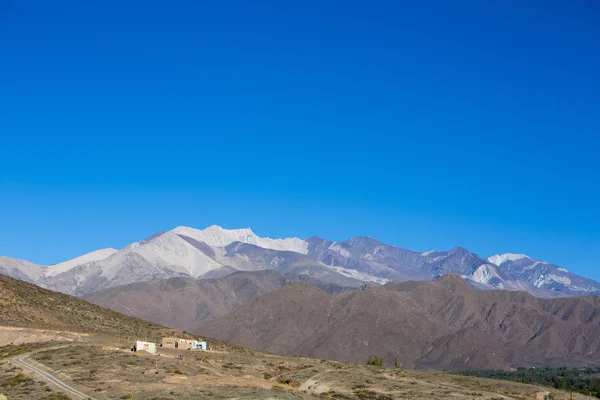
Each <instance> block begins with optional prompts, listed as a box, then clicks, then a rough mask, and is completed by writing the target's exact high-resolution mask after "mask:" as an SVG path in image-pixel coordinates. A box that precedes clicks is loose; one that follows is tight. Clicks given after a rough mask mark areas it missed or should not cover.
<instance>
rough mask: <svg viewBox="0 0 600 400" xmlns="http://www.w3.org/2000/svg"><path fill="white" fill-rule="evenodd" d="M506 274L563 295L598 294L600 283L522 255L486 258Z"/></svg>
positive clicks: (507, 254) (508, 254)
mask: <svg viewBox="0 0 600 400" xmlns="http://www.w3.org/2000/svg"><path fill="white" fill-rule="evenodd" d="M488 261H489V262H490V263H493V264H495V265H497V266H498V268H499V269H501V270H502V271H505V272H506V273H507V274H509V275H511V276H514V277H516V278H518V279H520V280H522V281H525V282H527V283H529V284H531V285H533V286H534V287H536V288H538V289H543V290H549V291H555V292H559V293H562V294H565V295H576V296H578V295H585V294H598V293H600V283H598V282H596V281H593V280H591V279H587V278H584V277H581V276H579V275H576V274H573V273H571V272H569V271H567V270H566V269H565V268H561V267H559V266H558V265H553V264H549V263H547V262H545V261H538V260H534V259H533V258H531V257H529V256H526V255H524V254H510V253H506V254H502V255H495V256H492V257H489V258H488Z"/></svg>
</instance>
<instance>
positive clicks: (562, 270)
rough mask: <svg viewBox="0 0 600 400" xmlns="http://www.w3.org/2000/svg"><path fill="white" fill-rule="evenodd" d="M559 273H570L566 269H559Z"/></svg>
mask: <svg viewBox="0 0 600 400" xmlns="http://www.w3.org/2000/svg"><path fill="white" fill-rule="evenodd" d="M557 271H560V272H565V273H569V271H567V270H566V269H564V268H558V269H557Z"/></svg>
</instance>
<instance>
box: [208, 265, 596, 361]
mask: <svg viewBox="0 0 600 400" xmlns="http://www.w3.org/2000/svg"><path fill="white" fill-rule="evenodd" d="M599 321H600V300H599V299H598V298H597V297H582V298H570V299H552V300H544V299H539V298H536V297H534V296H532V295H530V294H528V293H525V292H508V291H477V290H474V289H473V288H471V287H470V286H469V285H468V284H467V283H466V282H464V280H463V279H462V278H460V277H459V276H456V275H446V276H443V277H441V278H439V279H437V280H436V281H432V282H404V283H390V284H388V285H386V286H384V287H381V288H373V289H370V290H366V291H352V292H344V293H341V294H338V295H335V296H331V295H328V294H327V293H325V292H323V291H321V290H320V289H318V288H315V287H309V286H288V287H283V288H281V289H279V290H277V291H275V292H272V293H269V294H266V295H264V296H261V297H260V298H258V299H256V300H255V301H253V302H251V303H249V304H247V305H246V306H244V307H242V308H240V309H239V310H237V311H234V312H232V313H230V314H228V315H226V316H224V317H221V318H219V319H217V320H215V321H212V322H209V323H207V324H204V325H202V326H201V327H200V329H199V330H198V332H199V333H201V334H205V335H209V336H213V337H218V338H220V339H223V340H227V341H231V342H233V343H236V344H239V345H242V346H245V347H250V348H253V349H260V350H266V351H274V352H284V353H292V354H298V355H305V356H312V357H323V358H333V359H338V360H348V361H365V360H366V359H367V358H368V357H369V356H371V355H379V356H383V357H384V359H385V360H386V361H387V362H388V364H389V363H391V362H393V359H394V357H396V356H397V357H398V358H399V361H400V362H401V363H402V364H403V365H404V366H405V367H410V368H436V369H486V368H505V367H511V366H512V367H514V366H533V365H536V364H547V365H554V366H556V365H582V364H591V363H598V362H600V325H599Z"/></svg>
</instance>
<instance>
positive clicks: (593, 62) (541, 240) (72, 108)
mask: <svg viewBox="0 0 600 400" xmlns="http://www.w3.org/2000/svg"><path fill="white" fill-rule="evenodd" d="M599 71H600V6H598V3H597V2H595V1H591V0H590V1H573V2H565V1H541V0H540V1H458V2H448V1H435V2H427V1H407V2H404V1H379V2H367V1H364V2H354V1H339V2H330V1H324V0H320V1H314V2H313V1H298V2H296V1H252V2H249V1H210V2H203V1H178V2H167V1H143V2H142V1H127V0H119V1H112V0H102V1H92V0H90V1H61V0H57V1H55V2H47V1H26V0H22V1H19V0H0V138H1V141H0V254H2V255H7V256H12V257H18V258H25V259H28V260H31V261H33V262H37V263H46V264H49V263H54V262H58V261H61V260H63V259H67V258H70V257H74V256H77V255H79V254H82V253H85V252H88V251H91V250H94V249H97V248H101V247H109V246H111V247H117V248H119V247H123V246H125V245H127V244H129V243H131V242H133V241H136V240H140V239H143V238H144V237H147V236H150V235H152V234H153V233H155V232H157V231H162V230H167V229H170V228H173V227H175V226H177V225H189V226H194V227H198V228H203V227H205V226H208V225H211V224H219V225H223V226H225V227H228V228H234V227H248V226H250V227H252V228H253V229H254V231H255V232H256V233H257V234H260V235H266V236H271V237H281V236H299V237H307V236H311V235H318V236H321V237H325V238H330V239H333V240H342V239H346V238H349V237H352V236H357V235H370V236H373V237H376V238H378V239H380V240H382V241H385V242H388V243H391V244H394V245H398V246H402V247H404V248H410V249H416V250H429V249H449V248H452V247H453V246H455V245H461V246H464V247H467V248H468V249H470V250H472V251H474V252H476V253H478V254H480V255H482V256H488V255H491V254H493V253H497V252H519V253H521V252H522V253H526V254H529V255H531V256H533V257H536V258H539V259H542V260H547V261H550V262H553V263H556V264H559V265H562V266H564V267H567V268H570V269H571V270H573V271H575V272H578V273H580V274H583V275H586V276H589V277H593V278H596V279H600V262H599V261H598V254H599V253H600V228H599V227H600V212H599V206H598V204H599V201H598V197H599V194H600V189H599V181H600V179H599V172H600V155H599V150H600V138H599V136H600V135H599V134H600V78H599V76H600V72H599Z"/></svg>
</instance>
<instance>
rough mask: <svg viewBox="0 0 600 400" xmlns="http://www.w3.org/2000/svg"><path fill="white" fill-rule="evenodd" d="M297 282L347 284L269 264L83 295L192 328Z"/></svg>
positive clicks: (330, 287)
mask: <svg viewBox="0 0 600 400" xmlns="http://www.w3.org/2000/svg"><path fill="white" fill-rule="evenodd" d="M300 283H306V284H311V285H315V286H318V287H320V288H321V289H323V290H324V291H326V292H328V293H332V294H333V293H340V292H342V291H344V290H350V289H348V288H343V287H340V286H337V285H334V284H331V283H323V282H321V281H319V280H316V279H313V278H311V277H309V276H307V275H293V274H284V273H281V272H277V271H272V270H267V271H254V272H236V273H233V274H231V275H227V276H224V277H220V278H217V279H210V280H207V279H203V280H196V279H194V278H189V277H181V278H172V279H167V280H156V281H150V282H138V283H133V284H129V285H123V286H117V287H114V288H110V289H106V290H102V291H98V292H94V293H91V294H89V295H87V296H84V297H83V298H84V299H85V300H87V301H89V302H91V303H95V304H98V305H101V306H103V307H106V308H110V309H111V310H114V311H118V312H120V313H123V314H125V315H131V316H135V317H138V318H142V319H144V320H147V321H151V322H154V323H157V324H161V325H166V326H171V327H174V328H177V329H181V330H184V331H188V332H191V331H193V330H195V329H197V328H198V327H199V326H200V325H201V324H202V323H205V322H208V321H212V320H213V319H215V318H217V317H220V316H223V315H225V314H227V313H229V312H231V311H233V310H236V309H238V308H239V307H241V306H243V305H244V304H246V303H248V302H250V301H252V300H254V299H256V298H257V297H259V296H262V295H263V294H266V293H269V292H273V291H275V290H277V289H279V288H281V287H283V286H288V285H296V284H300Z"/></svg>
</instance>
